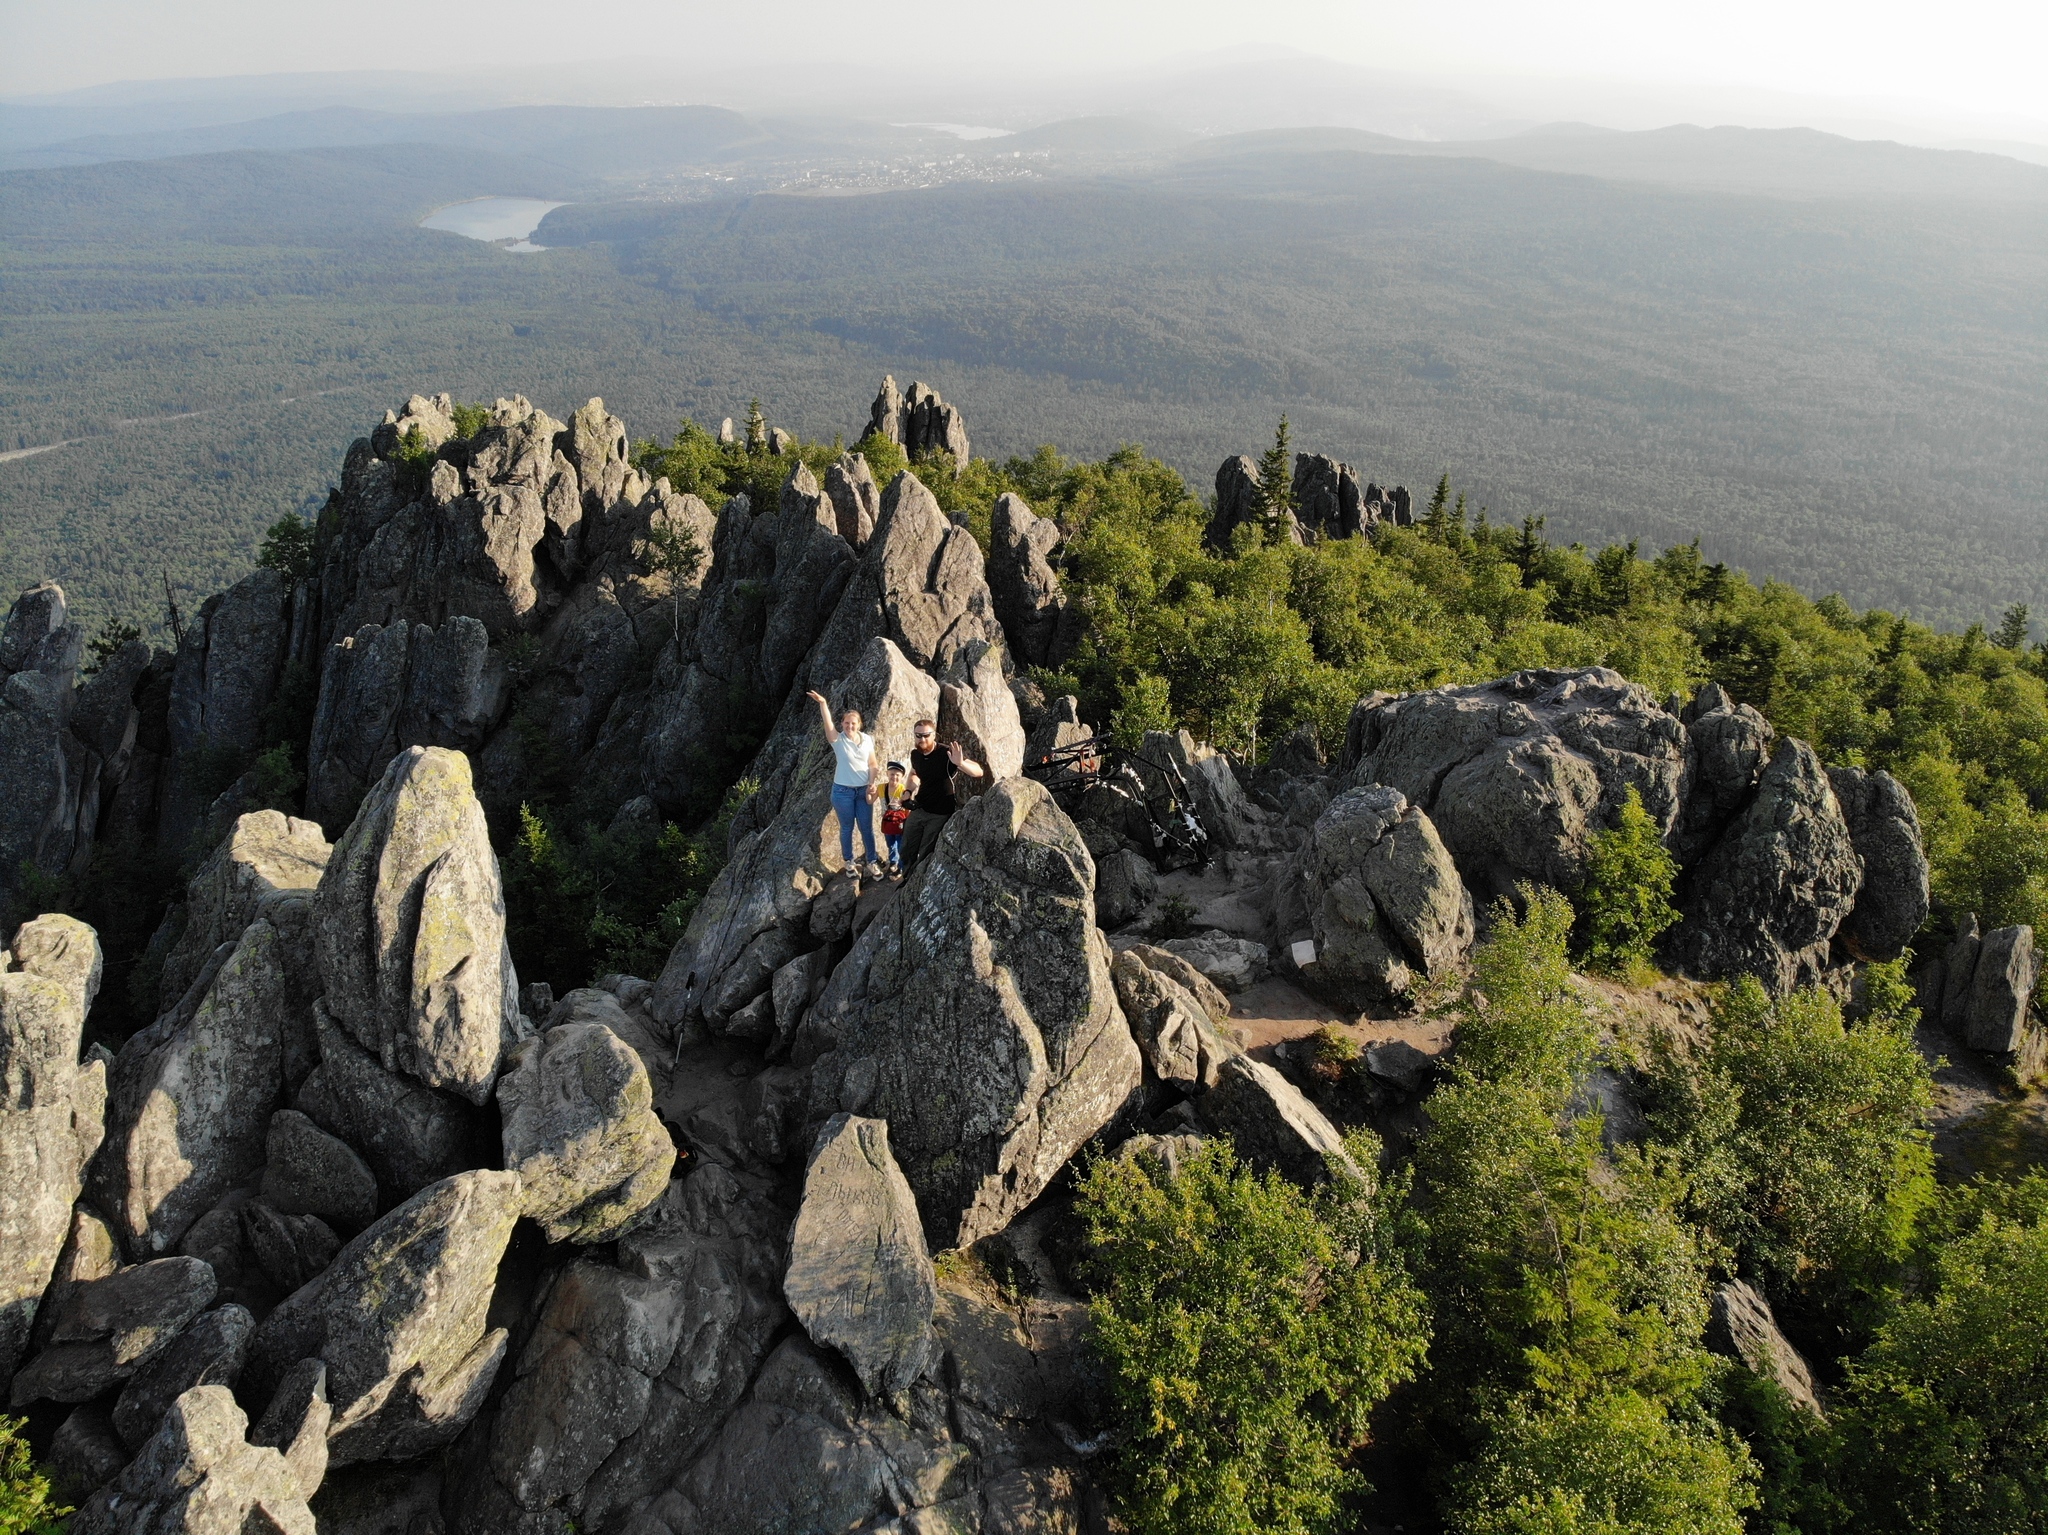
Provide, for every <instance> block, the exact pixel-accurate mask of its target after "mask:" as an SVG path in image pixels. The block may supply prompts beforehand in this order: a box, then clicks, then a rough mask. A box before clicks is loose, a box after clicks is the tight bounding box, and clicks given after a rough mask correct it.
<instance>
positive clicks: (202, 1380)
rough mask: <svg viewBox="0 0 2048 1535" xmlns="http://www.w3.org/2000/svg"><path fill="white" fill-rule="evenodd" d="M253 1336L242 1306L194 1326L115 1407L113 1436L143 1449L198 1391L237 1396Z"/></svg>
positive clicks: (135, 1379) (131, 1383) (140, 1373)
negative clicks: (181, 1401)
mask: <svg viewBox="0 0 2048 1535" xmlns="http://www.w3.org/2000/svg"><path fill="white" fill-rule="evenodd" d="M255 1331H256V1319H255V1318H254V1317H253V1316H251V1315H250V1314H249V1312H248V1311H247V1309H246V1308H244V1307H241V1306H222V1307H220V1308H218V1309H217V1310H214V1311H209V1312H207V1313H206V1314H205V1315H204V1316H202V1317H200V1318H199V1319H198V1320H196V1321H195V1322H193V1323H192V1324H191V1325H190V1326H189V1327H187V1328H186V1329H185V1330H184V1331H183V1332H181V1333H179V1334H178V1335H177V1337H175V1338H173V1339H172V1340H171V1342H170V1345H169V1346H168V1347H167V1348H165V1349H164V1350H163V1351H162V1352H161V1353H159V1354H158V1355H157V1356H156V1357H155V1358H153V1359H151V1360H150V1361H149V1363H148V1364H146V1365H144V1366H143V1367H142V1368H141V1369H139V1370H137V1371H136V1372H135V1374H134V1375H132V1376H130V1377H129V1380H128V1384H127V1385H126V1386H124V1387H122V1389H121V1396H120V1399H119V1400H118V1401H116V1402H115V1403H114V1430H115V1432H116V1433H118V1434H119V1435H120V1436H121V1439H122V1441H123V1442H124V1443H125V1444H127V1445H128V1446H129V1447H130V1448H131V1449H140V1448H141V1447H142V1445H143V1444H144V1443H145V1442H147V1441H148V1439H149V1437H150V1435H152V1434H154V1433H155V1432H156V1427H157V1424H158V1423H160V1422H162V1421H163V1416H164V1414H165V1413H166V1412H168V1411H169V1410H170V1407H171V1404H172V1403H173V1402H175V1401H176V1400H177V1399H178V1398H179V1397H181V1396H183V1395H184V1394H185V1393H186V1392H187V1391H190V1390H191V1389H192V1388H193V1387H194V1386H226V1387H227V1388H228V1389H230V1390H233V1389H234V1384H235V1381H236V1379H237V1377H239V1376H240V1375H241V1373H242V1362H243V1361H244V1360H245V1359H247V1358H248V1357H249V1338H250V1336H251V1335H252V1334H253V1333H254V1332H255Z"/></svg>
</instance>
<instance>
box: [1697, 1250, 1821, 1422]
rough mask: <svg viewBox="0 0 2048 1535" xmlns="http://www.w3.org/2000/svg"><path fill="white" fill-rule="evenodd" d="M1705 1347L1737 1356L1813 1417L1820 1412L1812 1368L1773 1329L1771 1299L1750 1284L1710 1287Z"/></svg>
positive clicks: (1776, 1323)
mask: <svg viewBox="0 0 2048 1535" xmlns="http://www.w3.org/2000/svg"><path fill="white" fill-rule="evenodd" d="M1707 1346H1708V1347H1709V1348H1712V1349H1713V1350H1715V1351H1716V1352H1717V1353H1723V1354H1726V1355H1728V1356H1729V1357H1731V1358H1734V1359H1739V1360H1741V1361H1742V1363H1743V1364H1744V1365H1746V1366H1747V1367H1748V1368H1749V1370H1750V1372H1751V1373H1752V1374H1755V1375H1760V1376H1762V1377H1763V1378H1764V1379H1765V1380H1768V1381H1774V1382H1776V1384H1777V1385H1779V1386H1780V1387H1782V1388H1783V1389H1784V1392H1785V1394H1786V1395H1787V1396H1789V1397H1791V1398H1792V1400H1793V1401H1794V1402H1795V1403H1796V1404H1797V1405H1799V1406H1800V1407H1803V1408H1805V1409H1806V1411H1808V1412H1810V1413H1812V1414H1813V1415H1814V1416H1815V1417H1816V1418H1821V1417H1824V1416H1825V1414H1823V1413H1822V1411H1821V1404H1820V1395H1819V1393H1818V1392H1816V1391H1815V1390H1814V1385H1813V1372H1812V1371H1811V1370H1810V1369H1808V1368H1807V1365H1806V1360H1805V1359H1804V1358H1803V1357H1802V1356H1801V1355H1800V1352H1799V1350H1798V1349H1796V1348H1794V1347H1793V1346H1792V1343H1791V1341H1790V1340H1789V1339H1788V1338H1786V1336H1785V1335H1784V1333H1782V1332H1780V1331H1779V1330H1778V1319H1777V1318H1776V1317H1775V1316H1773V1315H1772V1314H1771V1303H1770V1302H1769V1301H1767V1300H1765V1299H1764V1298H1763V1296H1762V1295H1761V1294H1759V1293H1758V1292H1757V1290H1756V1288H1755V1286H1753V1285H1751V1284H1749V1283H1747V1282H1746V1281H1744V1280H1740V1279H1737V1280H1733V1281H1731V1282H1729V1283H1727V1284H1722V1285H1717V1286H1715V1288H1714V1297H1713V1311H1712V1316H1711V1319H1710V1320H1709V1322H1708V1324H1707Z"/></svg>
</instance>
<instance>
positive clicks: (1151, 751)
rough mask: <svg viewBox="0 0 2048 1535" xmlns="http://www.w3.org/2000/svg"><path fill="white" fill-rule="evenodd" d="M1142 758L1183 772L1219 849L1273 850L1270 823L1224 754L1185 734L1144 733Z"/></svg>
mask: <svg viewBox="0 0 2048 1535" xmlns="http://www.w3.org/2000/svg"><path fill="white" fill-rule="evenodd" d="M1140 755H1141V756H1143V757H1147V758H1150V759H1151V760H1152V761H1154V762H1162V763H1163V762H1170V763H1172V764H1173V765H1174V767H1176V768H1177V769H1178V770H1179V772H1180V776H1181V778H1182V780H1183V781H1185V782H1186V784H1187V786H1188V792H1189V793H1190V794H1192V795H1193V796H1194V799H1195V808H1196V810H1197V811H1198V812H1199V813H1200V814H1201V817H1202V825H1203V827H1204V829H1206V830H1207V831H1208V833H1209V840H1210V841H1211V842H1212V843H1213V844H1214V845H1215V846H1217V847H1220V848H1229V849H1237V850H1244V851H1255V850H1262V849H1267V848H1270V847H1271V846H1273V845H1274V835H1273V832H1272V828H1271V826H1270V824H1269V818H1268V817H1267V815H1266V813H1265V812H1264V811H1262V810H1260V809H1259V808H1258V807H1257V806H1256V805H1254V804H1253V803H1252V802H1251V801H1250V800H1249V799H1248V798H1246V796H1245V792H1244V788H1243V786H1242V785H1241V784H1239V783H1238V781H1237V774H1236V773H1234V772H1232V771H1231V767H1230V759H1229V758H1228V757H1226V756H1224V755H1223V753H1222V752H1220V751H1217V750H1216V749H1215V748H1214V747H1212V746H1207V745H1204V744H1202V743H1201V742H1198V741H1197V740H1196V739H1195V738H1194V737H1193V736H1192V735H1190V734H1188V732H1187V731H1185V730H1176V731H1173V732H1172V733H1170V734H1169V733H1167V732H1166V731H1161V730H1151V731H1147V732H1146V733H1145V741H1144V745H1143V746H1142V747H1141V748H1140Z"/></svg>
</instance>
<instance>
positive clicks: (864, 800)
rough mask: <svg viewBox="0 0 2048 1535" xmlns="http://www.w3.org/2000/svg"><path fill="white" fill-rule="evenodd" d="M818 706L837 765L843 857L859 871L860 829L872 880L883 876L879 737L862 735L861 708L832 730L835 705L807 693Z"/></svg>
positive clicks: (835, 792) (835, 802) (835, 800)
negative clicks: (877, 793) (878, 831)
mask: <svg viewBox="0 0 2048 1535" xmlns="http://www.w3.org/2000/svg"><path fill="white" fill-rule="evenodd" d="M804 697H806V698H808V699H810V700H811V702H813V703H814V704H816V705H817V706H818V723H819V724H820V725H822V726H824V727H825V739H826V740H827V741H828V742H830V743H831V746H832V755H833V757H834V759H835V761H836V766H835V767H834V769H833V773H832V811H833V813H834V814H835V815H837V816H838V817H839V856H840V857H841V858H842V859H844V860H845V862H846V866H847V867H848V868H849V869H853V868H859V867H860V865H857V864H855V863H854V861H853V829H854V827H856V826H858V827H859V828H860V850H861V857H862V859H863V861H864V862H865V863H866V866H867V867H866V868H865V869H864V870H862V872H863V873H865V874H866V875H867V876H868V877H869V878H870V879H880V878H882V877H883V873H884V870H883V868H882V856H881V852H880V847H881V844H880V843H878V842H877V841H876V840H875V809H874V788H875V780H876V777H877V773H876V769H877V767H878V766H879V764H878V763H877V762H876V760H875V738H874V737H873V736H870V735H863V734H861V728H860V726H861V718H860V711H859V710H858V709H848V710H847V711H846V712H845V713H843V714H841V715H840V716H839V728H838V729H837V730H834V729H833V728H832V706H831V705H830V704H828V703H827V702H826V701H825V695H824V694H823V693H819V692H816V691H815V690H814V691H812V692H808V693H806V694H804Z"/></svg>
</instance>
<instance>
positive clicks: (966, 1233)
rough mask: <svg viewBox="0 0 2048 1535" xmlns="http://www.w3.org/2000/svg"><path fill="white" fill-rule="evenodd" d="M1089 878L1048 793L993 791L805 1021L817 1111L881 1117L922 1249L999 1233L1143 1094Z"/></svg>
mask: <svg viewBox="0 0 2048 1535" xmlns="http://www.w3.org/2000/svg"><path fill="white" fill-rule="evenodd" d="M1094 880H1095V867H1094V860H1093V859H1091V858H1090V857H1089V856H1088V849H1087V846H1086V845H1085V844H1084V843H1083V842H1082V840H1081V835H1080V833H1079V832H1078V831H1077V830H1076V829H1075V827H1074V823H1073V822H1072V821H1070V820H1068V819H1067V817H1066V815H1065V813H1064V812H1062V811H1061V810H1060V808H1059V806H1058V805H1057V804H1055V803H1054V802H1053V799H1052V796H1051V795H1050V794H1048V793H1047V792H1046V790H1044V789H1043V788H1041V787H1040V786H1039V785H1037V784H1034V783H1031V782H1030V781H1028V780H1024V779H1010V780H1005V781H1004V782H1001V783H998V784H997V785H995V786H994V787H993V788H991V789H990V790H989V791H988V792H987V793H986V794H984V795H983V796H982V797H981V798H979V799H978V800H975V801H973V802H971V803H970V804H968V805H967V806H966V807H965V808H963V809H962V810H961V811H959V812H958V813H957V814H956V815H954V816H953V818H952V819H951V820H950V821H949V822H948V823H947V824H946V827H945V830H944V832H943V833H942V834H941V836H940V839H939V843H938V847H937V850H936V852H935V853H934V855H933V856H932V857H931V858H930V859H929V860H928V861H927V862H926V863H925V864H923V865H922V866H920V868H919V870H918V873H917V874H916V875H915V876H914V877H913V878H912V880H911V882H910V883H909V885H908V886H907V887H906V888H905V889H904V890H903V892H902V893H901V894H900V895H899V896H898V897H897V898H896V900H895V901H894V902H893V903H891V904H890V905H889V906H888V907H887V908H885V909H884V910H883V911H882V913H881V914H880V915H879V916H878V917H877V918H876V919H875V921H874V922H873V923H872V924H871V925H870V926H869V927H868V928H867V929H866V931H865V932H863V933H862V934H861V936H860V937H859V938H858V939H856V940H855V942H854V947H853V952H852V953H851V954H850V955H849V956H848V958H847V959H846V960H845V961H844V962H843V963H841V965H840V966H839V968H838V969H837V970H836V971H835V972H834V973H833V977H832V980H831V982H830V983H829V984H828V985H827V987H826V989H825V993H824V995H823V996H821V997H820V998H819V999H818V1001H817V1003H816V1004H815V1005H814V1006H813V1007H812V1008H811V1010H810V1012H809V1013H808V1015H807V1016H806V1018H805V1021H804V1025H803V1030H802V1033H801V1034H800V1036H799V1048H798V1050H797V1052H796V1055H797V1057H798V1058H799V1064H801V1063H802V1062H803V1061H807V1060H810V1061H815V1066H814V1069H813V1073H812V1085H811V1111H812V1113H813V1114H814V1115H815V1116H817V1117H818V1118H819V1119H823V1118H825V1117H827V1116H829V1115H831V1114H833V1113H835V1112H843V1113H847V1114H856V1115H864V1116H867V1117H870V1118H876V1119H886V1120H887V1121H888V1123H889V1136H890V1142H891V1149H892V1150H893V1152H894V1154H895V1156H896V1159H897V1161H898V1163H899V1164H900V1165H901V1166H902V1168H903V1172H904V1175H905V1177H906V1178H908V1180H909V1182H910V1186H911V1188H912V1189H913V1190H914V1191H915V1192H916V1194H917V1200H918V1208H919V1210H920V1211H921V1212H922V1215H923V1218H924V1227H925V1234H926V1237H927V1239H928V1240H929V1242H930V1244H931V1245H932V1246H933V1247H935V1248H947V1247H956V1246H961V1245H964V1244H966V1243H968V1242H972V1241H975V1240H977V1239H979V1238H980V1237H983V1236H986V1235H988V1234H989V1233H991V1232H994V1231H999V1230H1001V1229H1002V1228H1003V1227H1004V1226H1005V1225H1007V1224H1008V1223H1009V1221H1010V1220H1011V1219H1012V1217H1014V1216H1015V1215H1016V1214H1017V1213H1018V1212H1020V1211H1021V1210H1023V1209H1024V1207H1025V1206H1027V1205H1029V1204H1030V1203H1031V1201H1032V1200H1033V1199H1035V1198H1037V1196H1038V1194H1039V1193H1040V1192H1041V1191H1042V1190H1043V1189H1044V1188H1045V1187H1046V1185H1047V1183H1049V1182H1050V1181H1051V1179H1052V1177H1053V1175H1054V1174H1055V1173H1057V1172H1058V1171H1059V1169H1060V1168H1061V1167H1062V1166H1063V1165H1064V1164H1065V1163H1066V1161H1067V1159H1068V1158H1069V1157H1071V1156H1072V1155H1073V1154H1074V1152H1075V1151H1077V1150H1078V1149H1080V1147H1081V1146H1082V1145H1083V1144H1084V1143H1085V1142H1086V1141H1088V1140H1089V1139H1090V1138H1091V1137H1092V1136H1094V1135H1095V1134H1096V1133H1097V1132H1098V1131H1100V1130H1101V1129H1102V1128H1103V1127H1104V1126H1106V1125H1108V1124H1109V1123H1110V1122H1111V1121H1112V1120H1114V1119H1115V1118H1116V1117H1117V1115H1118V1114H1119V1113H1121V1112H1122V1111H1123V1110H1124V1108H1125V1106H1126V1104H1127V1103H1128V1102H1130V1100H1131V1098H1132V1095H1133V1093H1134V1092H1135V1090H1136V1089H1137V1087H1138V1085H1139V1081H1140V1077H1141V1074H1142V1065H1141V1060H1140V1057H1139V1054H1138V1048H1137V1045H1136V1043H1135V1042H1134V1041H1133V1040H1132V1038H1131V1033H1130V1029H1129V1028H1128V1026H1127V1025H1126V1024H1125V1022H1124V1018H1123V1014H1122V1011H1121V1010H1120V1009H1119V1008H1118V1006H1117V1002H1116V993H1115V988H1114V986H1113V984H1112V983H1111V980H1110V975H1109V948H1108V945H1107V943H1106V942H1105V941H1104V939H1103V937H1102V935H1101V933H1100V932H1099V931H1097V929H1096V927H1095V909H1094V906H1095V903H1094V890H1093V886H1094Z"/></svg>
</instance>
